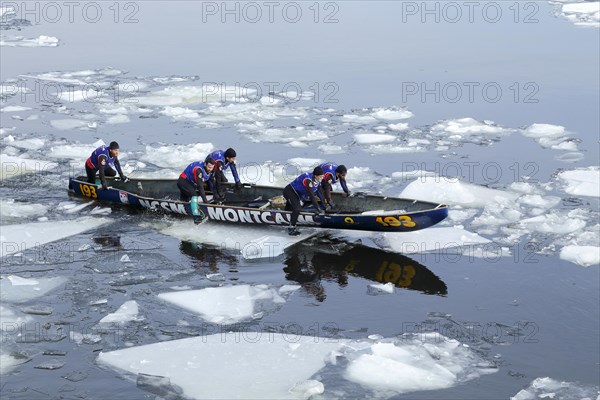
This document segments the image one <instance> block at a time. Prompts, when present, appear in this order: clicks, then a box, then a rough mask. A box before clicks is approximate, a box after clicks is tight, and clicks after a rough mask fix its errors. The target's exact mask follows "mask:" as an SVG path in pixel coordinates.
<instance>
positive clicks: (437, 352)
mask: <svg viewBox="0 0 600 400" xmlns="http://www.w3.org/2000/svg"><path fill="white" fill-rule="evenodd" d="M348 359H349V360H350V362H349V364H348V367H347V368H346V370H345V372H344V378H346V379H348V380H349V381H352V382H355V383H358V384H360V385H361V386H363V387H365V388H368V389H371V390H372V391H374V392H380V391H382V392H388V393H389V392H391V393H394V394H400V393H407V392H414V391H420V390H435V389H443V388H449V387H452V386H454V385H456V384H458V383H460V382H465V381H468V380H471V379H474V378H476V377H479V376H481V375H484V374H490V373H494V372H496V371H497V369H496V368H493V367H492V366H491V365H489V364H488V366H485V365H484V364H485V362H484V361H483V360H482V359H481V358H480V357H479V356H478V355H477V354H476V353H475V352H473V351H472V350H470V349H469V348H468V347H464V346H461V344H460V342H458V341H456V340H451V339H448V338H445V337H443V336H440V335H439V334H425V335H423V337H421V338H420V339H412V340H411V339H405V340H402V341H399V342H397V343H393V342H392V343H386V342H379V343H375V344H371V345H370V346H368V347H366V348H365V349H362V350H358V351H356V352H354V353H352V354H350V355H349V356H348Z"/></svg>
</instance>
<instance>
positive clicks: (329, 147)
mask: <svg viewBox="0 0 600 400" xmlns="http://www.w3.org/2000/svg"><path fill="white" fill-rule="evenodd" d="M317 148H318V149H319V151H320V152H321V153H325V154H342V153H345V152H346V151H345V150H344V148H343V147H342V146H339V145H337V144H321V145H319V147H317Z"/></svg>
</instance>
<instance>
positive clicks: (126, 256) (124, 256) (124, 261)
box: [121, 254, 131, 263]
mask: <svg viewBox="0 0 600 400" xmlns="http://www.w3.org/2000/svg"><path fill="white" fill-rule="evenodd" d="M121 262H122V263H130V262H131V260H130V259H129V256H128V255H127V254H124V255H123V257H121Z"/></svg>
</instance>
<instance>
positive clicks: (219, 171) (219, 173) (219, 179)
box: [213, 162, 227, 196]
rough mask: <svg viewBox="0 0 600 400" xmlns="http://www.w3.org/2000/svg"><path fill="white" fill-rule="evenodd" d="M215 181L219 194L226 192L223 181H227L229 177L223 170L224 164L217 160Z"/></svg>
mask: <svg viewBox="0 0 600 400" xmlns="http://www.w3.org/2000/svg"><path fill="white" fill-rule="evenodd" d="M213 179H214V180H213V183H214V185H215V190H216V191H217V194H218V195H219V196H222V195H224V194H225V190H224V189H223V183H224V182H227V177H226V176H225V173H224V172H223V164H222V163H221V162H217V165H215V169H214V174H213Z"/></svg>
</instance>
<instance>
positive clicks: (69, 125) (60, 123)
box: [50, 118, 91, 131]
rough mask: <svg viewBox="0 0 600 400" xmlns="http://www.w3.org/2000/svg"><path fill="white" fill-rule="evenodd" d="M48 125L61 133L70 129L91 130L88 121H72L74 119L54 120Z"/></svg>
mask: <svg viewBox="0 0 600 400" xmlns="http://www.w3.org/2000/svg"><path fill="white" fill-rule="evenodd" d="M50 125H51V126H52V127H53V128H55V129H58V130H61V131H66V130H71V129H83V130H87V129H89V128H91V126H90V125H89V122H88V121H84V120H80V119H74V118H67V119H54V120H52V121H50Z"/></svg>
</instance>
